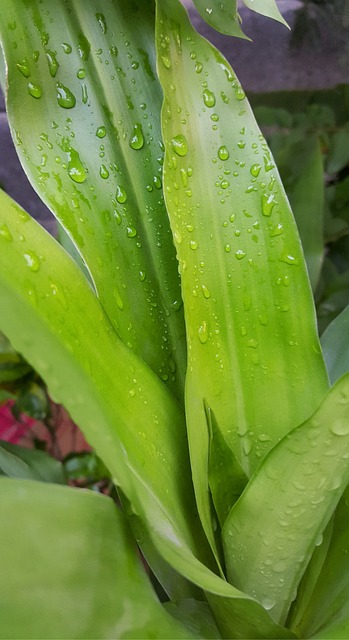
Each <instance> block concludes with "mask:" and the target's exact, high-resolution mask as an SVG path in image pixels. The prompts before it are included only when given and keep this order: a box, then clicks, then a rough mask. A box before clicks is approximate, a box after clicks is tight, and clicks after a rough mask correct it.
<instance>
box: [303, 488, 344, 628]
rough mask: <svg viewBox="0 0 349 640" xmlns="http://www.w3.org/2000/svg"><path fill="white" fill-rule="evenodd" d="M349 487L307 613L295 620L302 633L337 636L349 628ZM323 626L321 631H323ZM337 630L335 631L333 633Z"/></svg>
mask: <svg viewBox="0 0 349 640" xmlns="http://www.w3.org/2000/svg"><path fill="white" fill-rule="evenodd" d="M348 525H349V491H348V488H347V489H346V491H345V492H344V495H343V497H342V499H341V500H340V502H339V504H338V507H337V509H336V513H335V516H334V526H333V533H332V537H331V542H330V546H329V550H328V552H327V555H326V559H325V562H324V564H323V567H322V571H321V573H320V576H319V578H318V580H317V583H316V586H315V588H314V590H313V593H312V596H311V598H310V600H309V602H308V604H307V607H306V609H305V611H304V612H303V616H302V617H301V618H300V619H299V618H298V620H295V622H294V623H293V624H292V628H294V629H296V631H297V633H298V634H300V637H307V638H310V637H318V635H319V637H320V638H322V637H324V638H325V637H327V638H336V637H342V638H344V637H348V636H344V635H339V636H337V631H335V629H336V627H337V628H338V631H340V630H342V633H343V632H344V631H345V630H346V631H347V632H348V629H349V606H348V598H349V562H348V557H349V556H348V554H349V526H348ZM319 630H320V633H319ZM331 633H333V634H334V635H331Z"/></svg>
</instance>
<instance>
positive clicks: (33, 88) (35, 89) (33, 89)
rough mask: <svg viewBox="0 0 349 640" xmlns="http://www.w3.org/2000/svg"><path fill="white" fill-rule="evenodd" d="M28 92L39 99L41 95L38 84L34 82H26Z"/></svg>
mask: <svg viewBox="0 0 349 640" xmlns="http://www.w3.org/2000/svg"><path fill="white" fill-rule="evenodd" d="M28 93H29V95H31V96H32V97H33V98H36V99H39V98H41V96H42V91H41V88H40V87H39V85H38V84H34V82H28Z"/></svg>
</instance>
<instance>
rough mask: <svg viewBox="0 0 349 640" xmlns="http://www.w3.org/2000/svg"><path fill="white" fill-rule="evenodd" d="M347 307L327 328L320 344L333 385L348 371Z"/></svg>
mask: <svg viewBox="0 0 349 640" xmlns="http://www.w3.org/2000/svg"><path fill="white" fill-rule="evenodd" d="M348 338H349V306H347V307H346V308H345V309H344V310H343V311H342V312H341V313H340V314H339V315H338V316H337V317H336V318H335V319H334V320H332V322H331V324H329V326H328V327H327V329H326V330H325V331H324V333H323V334H322V336H321V344H322V349H323V354H324V358H325V362H326V365H327V371H328V375H329V378H330V380H331V382H332V383H334V382H335V381H336V380H337V379H338V378H340V376H342V375H343V374H344V373H346V372H347V371H349V339H348Z"/></svg>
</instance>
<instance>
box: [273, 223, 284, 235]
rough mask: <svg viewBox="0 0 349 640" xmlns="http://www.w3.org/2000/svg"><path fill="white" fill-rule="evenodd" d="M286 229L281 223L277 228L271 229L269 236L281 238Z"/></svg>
mask: <svg viewBox="0 0 349 640" xmlns="http://www.w3.org/2000/svg"><path fill="white" fill-rule="evenodd" d="M283 231H284V229H283V226H282V224H280V222H279V223H278V224H277V225H276V227H273V228H272V229H270V231H269V235H270V237H271V238H275V237H276V236H281V234H282V233H283Z"/></svg>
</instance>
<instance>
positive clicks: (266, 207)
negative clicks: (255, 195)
mask: <svg viewBox="0 0 349 640" xmlns="http://www.w3.org/2000/svg"><path fill="white" fill-rule="evenodd" d="M275 204H276V203H275V196H274V194H270V195H268V194H267V193H263V195H262V213H263V215H264V216H267V217H269V216H271V213H272V211H273V209H274V206H275Z"/></svg>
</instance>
